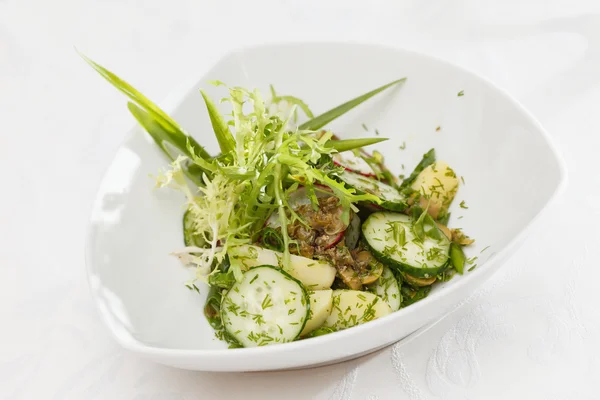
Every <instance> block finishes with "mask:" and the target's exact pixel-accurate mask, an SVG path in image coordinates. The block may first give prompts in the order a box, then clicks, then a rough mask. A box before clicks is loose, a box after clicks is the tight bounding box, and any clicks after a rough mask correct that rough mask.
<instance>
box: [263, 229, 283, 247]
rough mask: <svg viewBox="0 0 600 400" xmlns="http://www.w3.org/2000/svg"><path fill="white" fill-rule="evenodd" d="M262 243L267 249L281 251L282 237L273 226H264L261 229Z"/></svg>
mask: <svg viewBox="0 0 600 400" xmlns="http://www.w3.org/2000/svg"><path fill="white" fill-rule="evenodd" d="M261 241H262V244H263V246H265V247H266V248H267V249H269V250H275V251H283V250H284V245H283V238H282V237H281V234H280V233H279V232H277V231H276V230H275V229H273V228H268V227H267V228H264V229H263V231H262V239H261Z"/></svg>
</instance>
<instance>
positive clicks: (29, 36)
mask: <svg viewBox="0 0 600 400" xmlns="http://www.w3.org/2000/svg"><path fill="white" fill-rule="evenodd" d="M202 3H203V2H201V1H193V0H190V1H185V2H183V1H182V2H176V1H164V0H163V1H159V0H143V1H142V0H125V1H117V0H102V1H101V0H96V1H94V0H55V1H46V0H37V1H36V0H21V1H19V0H0V167H1V168H0V171H1V172H0V183H1V189H0V193H1V195H0V298H1V299H2V300H1V301H0V316H1V319H0V339H1V340H0V398H2V399H140V400H141V399H143V400H146V399H155V400H158V399H170V400H175V399H177V400H183V399H233V398H243V399H247V400H250V399H281V398H285V399H290V400H291V399H301V398H315V399H344V400H345V399H370V400H374V399H382V400H383V399H411V400H417V399H419V400H420V399H551V400H559V399H561V400H562V399H598V398H600V393H599V392H598V391H597V390H596V388H597V386H598V382H597V379H598V378H599V377H600V340H598V338H599V337H600V336H599V335H600V311H599V304H600V289H599V285H600V264H599V263H598V259H595V258H594V257H595V256H594V254H596V252H597V249H598V246H599V243H600V229H598V227H597V226H596V224H597V223H598V222H600V218H599V217H600V178H599V175H598V158H599V157H598V155H597V153H598V149H599V148H600V78H599V77H600V3H599V2H597V1H593V0H589V1H579V2H574V1H571V0H549V1H539V2H531V1H530V2H528V3H526V2H524V1H522V0H503V1H492V0H489V1H482V0H454V1H451V0H434V1H427V2H426V1H422V0H408V1H390V2H386V1H383V0H379V1H378V0H371V1H369V2H367V1H347V0H345V1H341V0H340V1H331V2H315V3H314V4H311V3H312V2H310V1H306V0H303V1H300V0H285V1H273V2H270V3H267V2H260V1H235V2H231V1H213V2H210V3H207V4H202ZM318 3H326V4H320V5H317V4H318ZM536 3H537V4H536ZM263 4H264V6H263ZM325 39H329V40H331V39H343V40H353V41H363V42H378V43H384V44H388V45H392V46H399V47H405V48H408V49H415V50H419V51H421V52H425V53H429V54H434V55H437V56H439V57H442V58H445V59H447V60H450V61H452V62H454V63H457V64H460V65H464V66H467V67H469V68H471V69H473V70H475V71H477V72H478V73H480V74H482V75H485V76H487V77H489V78H491V79H492V80H493V81H495V82H497V83H498V84H499V85H501V86H503V87H505V88H507V89H508V90H509V91H510V92H512V93H513V94H514V95H515V96H516V97H517V99H518V100H520V101H521V102H523V103H524V104H525V106H526V107H528V108H529V109H530V110H531V111H532V112H533V113H534V114H535V115H536V116H537V118H538V119H539V120H540V121H541V122H542V123H543V124H544V125H545V127H546V128H547V129H548V131H549V132H550V134H551V135H552V136H553V137H554V138H555V139H556V142H557V143H558V145H559V148H560V150H561V151H562V153H563V155H564V157H565V159H566V162H567V164H568V168H569V172H570V182H569V186H568V189H567V192H566V194H565V195H564V196H563V197H562V198H561V199H560V200H559V201H558V202H557V203H555V204H554V205H553V207H552V210H551V212H550V213H548V214H547V215H546V216H545V218H544V220H543V221H542V222H540V224H538V226H537V228H536V229H535V230H534V231H533V232H532V235H531V236H530V237H529V239H527V241H526V243H525V244H524V245H523V246H522V247H521V250H520V251H519V252H518V253H517V254H515V255H514V257H513V258H512V259H511V260H510V261H509V262H508V263H507V264H506V266H505V268H503V270H502V271H501V272H500V273H498V274H497V275H496V276H495V277H494V278H493V279H492V280H491V281H489V282H488V283H487V284H486V285H485V286H484V287H483V288H482V289H481V290H480V291H479V292H478V293H476V294H475V295H474V296H473V297H471V298H470V299H468V300H467V301H466V302H465V304H464V305H463V306H462V307H460V308H458V309H457V310H455V311H454V312H453V313H452V314H450V315H447V316H446V317H445V318H444V319H442V320H441V321H439V322H438V323H436V324H434V325H433V326H431V327H429V328H428V329H426V330H424V331H422V332H420V333H418V334H416V335H414V336H413V337H412V338H410V339H409V340H406V341H404V342H402V343H400V344H397V345H395V346H392V347H391V348H388V349H385V350H383V351H380V352H378V353H376V354H373V355H371V356H367V357H364V358H361V359H358V360H355V361H351V362H347V363H343V364H338V365H334V366H329V367H323V368H318V369H312V370H302V371H293V372H277V373H249V374H215V373H196V372H189V371H181V370H176V369H171V368H167V367H163V366H160V365H156V364H153V363H151V362H148V361H145V360H143V359H139V358H137V357H135V356H133V355H131V354H129V353H126V352H125V351H123V350H121V349H120V348H119V347H118V346H117V345H116V344H115V343H113V341H112V340H111V339H110V338H109V336H108V334H107V332H106V330H105V329H104V327H103V326H102V325H101V322H100V320H99V318H98V317H97V314H96V311H95V309H94V307H93V305H92V301H91V298H90V294H89V291H88V287H87V283H86V279H85V270H84V257H83V253H84V231H85V228H86V224H87V217H88V215H89V213H90V209H91V202H92V200H93V199H94V195H95V191H96V188H97V186H98V184H99V181H100V179H101V177H102V174H103V171H104V170H105V168H106V167H107V165H108V164H109V162H110V160H111V158H112V156H113V154H114V153H115V150H116V149H117V147H118V146H119V143H120V142H121V140H122V139H123V136H124V133H125V132H126V131H127V130H128V128H129V127H130V126H132V124H133V121H132V119H131V117H130V116H129V115H128V113H127V111H126V108H125V101H124V98H123V97H122V96H121V95H120V94H118V93H117V92H116V91H114V90H113V89H111V88H109V87H108V86H107V84H106V82H104V81H102V80H101V79H99V77H98V76H96V75H95V74H94V73H93V72H92V71H91V70H90V69H89V67H87V66H86V65H84V63H83V62H82V61H81V60H80V59H79V58H78V56H77V55H76V53H75V51H74V48H73V46H74V45H75V46H77V47H78V48H79V49H81V50H82V51H84V52H85V53H87V54H88V55H90V56H92V57H93V58H94V59H96V60H98V61H100V62H101V63H102V64H104V65H106V66H108V67H109V68H111V69H113V70H114V71H117V72H118V73H119V74H121V75H122V76H124V77H127V78H129V79H130V80H131V81H132V82H133V83H134V84H135V85H136V86H138V87H139V88H141V89H143V91H144V92H145V93H146V94H148V95H149V96H150V97H151V98H154V99H161V98H164V97H165V96H166V95H167V94H168V92H169V91H170V90H171V89H172V88H173V87H174V86H176V85H179V84H181V83H182V82H184V81H185V79H184V78H185V77H188V76H199V75H200V74H201V72H202V71H204V70H206V69H207V68H208V67H209V66H210V65H211V64H212V63H214V62H215V61H216V60H217V59H218V58H219V57H220V56H221V55H223V54H224V53H226V52H227V51H228V50H230V49H232V48H233V47H240V46H243V45H247V44H253V43H264V42H276V41H288V40H295V41H298V40H325ZM274 61H275V62H276V60H274ZM282 68H284V66H282ZM524 173H526V171H524ZM515 179H519V177H515ZM594 249H596V250H594Z"/></svg>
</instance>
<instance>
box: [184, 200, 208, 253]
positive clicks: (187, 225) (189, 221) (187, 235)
mask: <svg viewBox="0 0 600 400" xmlns="http://www.w3.org/2000/svg"><path fill="white" fill-rule="evenodd" d="M194 225H195V224H194V219H193V215H192V213H191V211H190V210H189V209H188V210H187V211H186V212H185V214H183V243H184V244H185V245H186V246H196V247H206V241H204V238H202V236H200V235H197V234H196V233H195V232H196V229H195V227H194Z"/></svg>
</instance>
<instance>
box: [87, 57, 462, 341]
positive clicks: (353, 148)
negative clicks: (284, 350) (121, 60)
mask: <svg viewBox="0 0 600 400" xmlns="http://www.w3.org/2000/svg"><path fill="white" fill-rule="evenodd" d="M83 57H84V59H85V60H86V61H87V62H88V63H89V64H90V65H91V66H92V67H93V68H94V69H95V70H96V71H98V72H99V73H100V74H101V75H102V76H103V77H104V78H105V79H107V80H108V81H109V82H110V83H112V84H113V85H114V86H115V87H116V88H117V89H119V90H120V91H122V92H123V93H124V94H126V95H127V96H128V97H129V98H130V99H131V102H129V103H128V108H129V110H130V112H131V113H132V114H133V116H134V117H135V118H136V120H137V121H138V122H139V123H140V125H141V126H142V127H143V128H144V129H145V130H146V131H147V132H148V133H149V134H150V136H151V137H152V138H153V139H154V141H155V142H156V144H157V145H158V146H159V147H160V148H161V149H162V150H163V151H164V153H165V154H166V156H167V157H168V158H169V159H170V160H171V165H170V168H169V169H167V170H165V171H163V172H162V173H161V174H160V175H159V176H158V177H157V186H159V187H171V188H175V189H177V190H180V191H181V192H182V193H183V194H184V195H185V197H186V211H185V214H184V217H183V231H184V242H185V247H184V248H182V249H180V250H178V251H176V252H175V253H174V254H175V255H176V256H177V257H179V259H180V260H181V261H182V262H183V263H184V264H186V265H188V266H192V267H193V268H195V278H194V279H193V280H192V281H190V282H188V283H186V285H187V286H188V287H189V288H190V289H193V290H196V291H200V290H199V288H198V286H199V285H198V282H204V283H206V284H208V286H209V287H210V290H209V293H208V297H207V301H206V306H205V315H206V317H207V318H208V321H209V322H210V324H211V325H212V326H213V328H214V329H215V331H216V333H217V336H218V337H219V338H221V339H223V340H226V341H228V342H229V343H230V345H231V347H252V346H262V345H268V344H274V343H284V342H289V341H293V340H297V339H301V338H307V337H314V336H318V335H322V334H327V333H331V332H334V331H337V330H340V329H346V328H349V327H352V326H355V325H358V324H361V323H365V322H368V321H371V320H373V319H376V318H380V317H383V316H385V315H387V314H389V313H391V312H393V311H397V310H399V309H400V308H402V307H406V306H408V305H410V304H412V303H414V302H416V301H418V300H420V299H422V298H424V297H425V296H426V295H427V293H428V292H429V290H430V288H431V285H432V284H433V283H435V282H437V281H443V280H447V279H449V278H450V277H451V276H452V275H453V274H454V273H455V272H458V273H460V274H462V273H463V271H464V266H465V256H464V253H463V251H462V246H464V245H468V244H470V243H471V242H472V240H471V239H469V238H468V237H466V236H465V235H464V234H462V232H460V231H459V230H452V229H449V228H448V227H447V224H448V220H449V217H450V214H449V212H448V207H449V206H450V204H451V202H452V200H453V199H454V196H455V194H456V191H457V190H458V186H459V180H458V178H457V176H456V174H455V173H454V171H453V170H452V169H451V168H450V167H449V166H448V165H447V164H446V163H444V162H442V161H436V159H435V152H434V150H431V151H429V152H428V153H426V154H425V155H424V157H423V159H422V161H421V162H420V163H419V164H418V165H417V166H416V167H415V170H414V171H413V173H412V174H411V175H410V176H408V177H407V178H406V179H404V180H402V181H401V182H400V181H399V180H398V178H396V177H395V176H394V175H393V174H392V173H391V172H390V171H389V170H388V169H387V168H386V167H385V164H384V160H383V157H382V156H381V154H379V153H377V152H374V153H373V154H369V153H367V152H366V151H364V150H363V147H365V146H368V145H372V144H375V143H378V142H381V141H383V140H386V139H383V138H363V139H353V140H340V139H339V138H338V137H337V136H334V135H333V133H332V132H330V131H326V130H323V129H322V128H323V127H325V126H326V125H327V124H328V123H329V122H331V121H333V120H334V119H336V118H338V117H339V116H341V115H343V114H344V113H346V112H348V111H349V110H351V109H352V108H354V107H356V106H357V105H359V104H361V103H362V102H364V101H366V100H368V99H369V98H371V97H373V96H375V95H376V94H378V93H380V92H382V91H384V90H386V89H388V88H392V87H395V86H397V85H399V84H401V83H402V82H404V80H405V79H399V80H396V81H393V82H391V83H388V84H386V85H383V86H381V87H379V88H377V89H375V90H373V91H371V92H369V93H366V94H364V95H362V96H359V97H357V98H355V99H353V100H350V101H348V102H346V103H344V104H342V105H340V106H338V107H335V108H333V109H332V110H330V111H328V112H325V113H323V114H320V115H318V116H316V117H315V116H314V115H313V114H312V112H311V111H310V109H309V108H308V106H307V105H306V104H305V103H304V102H302V101H301V100H300V99H297V98H295V97H293V96H278V95H277V94H276V93H275V91H274V89H273V88H271V99H270V101H268V102H266V101H265V100H263V98H262V96H261V94H260V92H259V91H258V90H247V89H244V88H240V87H228V86H227V85H225V84H224V83H222V82H214V84H215V85H217V86H221V87H223V88H224V89H225V90H226V91H227V92H228V97H226V98H225V99H224V100H223V101H226V102H228V103H229V104H230V107H231V114H229V115H222V114H221V113H220V112H219V110H218V108H217V106H216V105H215V103H214V102H213V100H212V99H211V98H210V97H209V96H208V95H207V94H206V93H205V92H204V91H201V94H202V96H203V99H204V102H205V104H206V109H207V112H208V115H209V117H210V121H211V124H212V128H213V131H214V134H215V136H216V138H217V142H218V144H219V147H220V153H219V154H215V155H211V154H209V153H208V152H207V151H206V149H204V148H203V147H202V146H201V145H200V144H199V143H198V142H197V141H196V140H194V139H193V138H192V137H191V136H189V135H188V134H186V133H185V132H184V130H183V129H182V128H181V127H180V126H179V125H178V124H177V123H176V122H175V121H174V120H173V119H172V118H171V117H169V116H168V115H167V114H166V113H165V112H163V111H162V110H161V109H160V108H159V107H158V106H156V105H155V104H154V103H152V102H151V101H150V100H148V99H147V98H146V97H145V96H143V95H142V94H141V93H140V92H138V91H137V90H136V89H134V88H133V87H132V86H131V85H129V84H128V83H127V82H125V81H123V80H122V79H120V78H119V77H117V76H116V75H114V74H113V73H111V72H110V71H108V70H106V69H105V68H103V67H101V66H100V65H98V64H96V63H95V62H93V61H91V60H90V59H88V58H86V57H85V56H83ZM298 109H299V110H301V111H302V112H303V113H304V114H305V115H306V117H308V118H309V119H308V120H307V121H306V122H304V123H302V124H300V125H298V126H297V127H295V126H294V125H295V123H296V122H297V117H298ZM200 286H201V287H203V286H202V285H200Z"/></svg>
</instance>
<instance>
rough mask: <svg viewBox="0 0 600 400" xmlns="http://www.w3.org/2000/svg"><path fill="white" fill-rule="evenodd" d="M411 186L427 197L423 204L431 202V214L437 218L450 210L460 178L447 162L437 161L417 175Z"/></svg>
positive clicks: (424, 205) (423, 205)
mask: <svg viewBox="0 0 600 400" xmlns="http://www.w3.org/2000/svg"><path fill="white" fill-rule="evenodd" d="M411 188H412V189H413V190H416V191H418V192H420V193H421V194H422V195H423V197H425V199H424V200H422V204H421V206H422V207H426V206H427V204H429V214H431V216H432V217H434V218H437V217H438V215H439V214H440V213H441V212H443V211H446V210H448V207H449V206H450V203H452V200H454V196H455V195H456V192H457V190H458V178H457V177H456V174H455V173H454V171H453V170H452V168H450V166H449V165H448V164H447V163H446V162H444V161H436V162H434V163H433V164H431V165H430V166H428V167H427V168H425V169H424V170H423V171H421V173H420V174H419V175H417V177H416V179H415V180H414V182H413V183H412V185H411Z"/></svg>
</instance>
